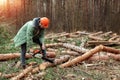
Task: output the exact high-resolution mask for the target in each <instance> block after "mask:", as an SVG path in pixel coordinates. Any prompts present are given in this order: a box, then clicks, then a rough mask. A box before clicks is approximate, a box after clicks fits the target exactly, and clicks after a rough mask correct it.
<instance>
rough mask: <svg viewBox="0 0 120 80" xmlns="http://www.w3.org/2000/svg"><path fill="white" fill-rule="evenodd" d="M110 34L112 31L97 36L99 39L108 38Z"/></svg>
mask: <svg viewBox="0 0 120 80" xmlns="http://www.w3.org/2000/svg"><path fill="white" fill-rule="evenodd" d="M111 33H112V31H109V32H106V33H103V34H100V35H99V36H100V37H105V36H109V35H110V34H111Z"/></svg>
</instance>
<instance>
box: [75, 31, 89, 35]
mask: <svg viewBox="0 0 120 80" xmlns="http://www.w3.org/2000/svg"><path fill="white" fill-rule="evenodd" d="M75 34H79V35H89V34H90V33H88V32H85V31H83V32H81V31H77V32H75Z"/></svg>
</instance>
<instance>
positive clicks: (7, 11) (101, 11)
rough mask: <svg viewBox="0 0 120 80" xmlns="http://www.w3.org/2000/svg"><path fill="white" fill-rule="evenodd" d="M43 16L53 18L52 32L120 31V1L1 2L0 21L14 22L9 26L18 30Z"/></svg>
mask: <svg viewBox="0 0 120 80" xmlns="http://www.w3.org/2000/svg"><path fill="white" fill-rule="evenodd" d="M3 4H4V5H3ZM39 16H40V17H42V16H46V17H48V18H50V21H51V23H50V28H49V29H48V30H49V31H52V32H62V31H66V32H73V31H77V30H86V31H113V32H117V33H120V29H119V27H120V0H6V2H5V1H4V2H3V3H2V5H0V22H2V21H3V22H8V21H10V24H9V25H8V26H9V27H10V28H12V29H11V30H12V31H13V32H15V33H16V32H17V31H18V30H19V28H20V27H21V26H22V25H23V24H24V23H25V22H27V21H28V20H32V19H33V18H34V17H39Z"/></svg>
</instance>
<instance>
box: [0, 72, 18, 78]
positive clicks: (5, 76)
mask: <svg viewBox="0 0 120 80" xmlns="http://www.w3.org/2000/svg"><path fill="white" fill-rule="evenodd" d="M17 74H18V73H11V74H2V73H1V75H0V77H2V78H11V77H14V76H16V75H17Z"/></svg>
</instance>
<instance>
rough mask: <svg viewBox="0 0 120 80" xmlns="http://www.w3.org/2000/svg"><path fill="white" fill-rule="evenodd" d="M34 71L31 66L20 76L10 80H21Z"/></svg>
mask: <svg viewBox="0 0 120 80" xmlns="http://www.w3.org/2000/svg"><path fill="white" fill-rule="evenodd" d="M32 69H33V68H32V66H29V67H27V68H26V69H25V70H23V71H22V72H21V73H20V74H18V75H17V76H15V77H13V78H11V79H10V80H20V79H21V78H23V77H24V76H26V75H27V74H28V73H29V72H31V71H32Z"/></svg>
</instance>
